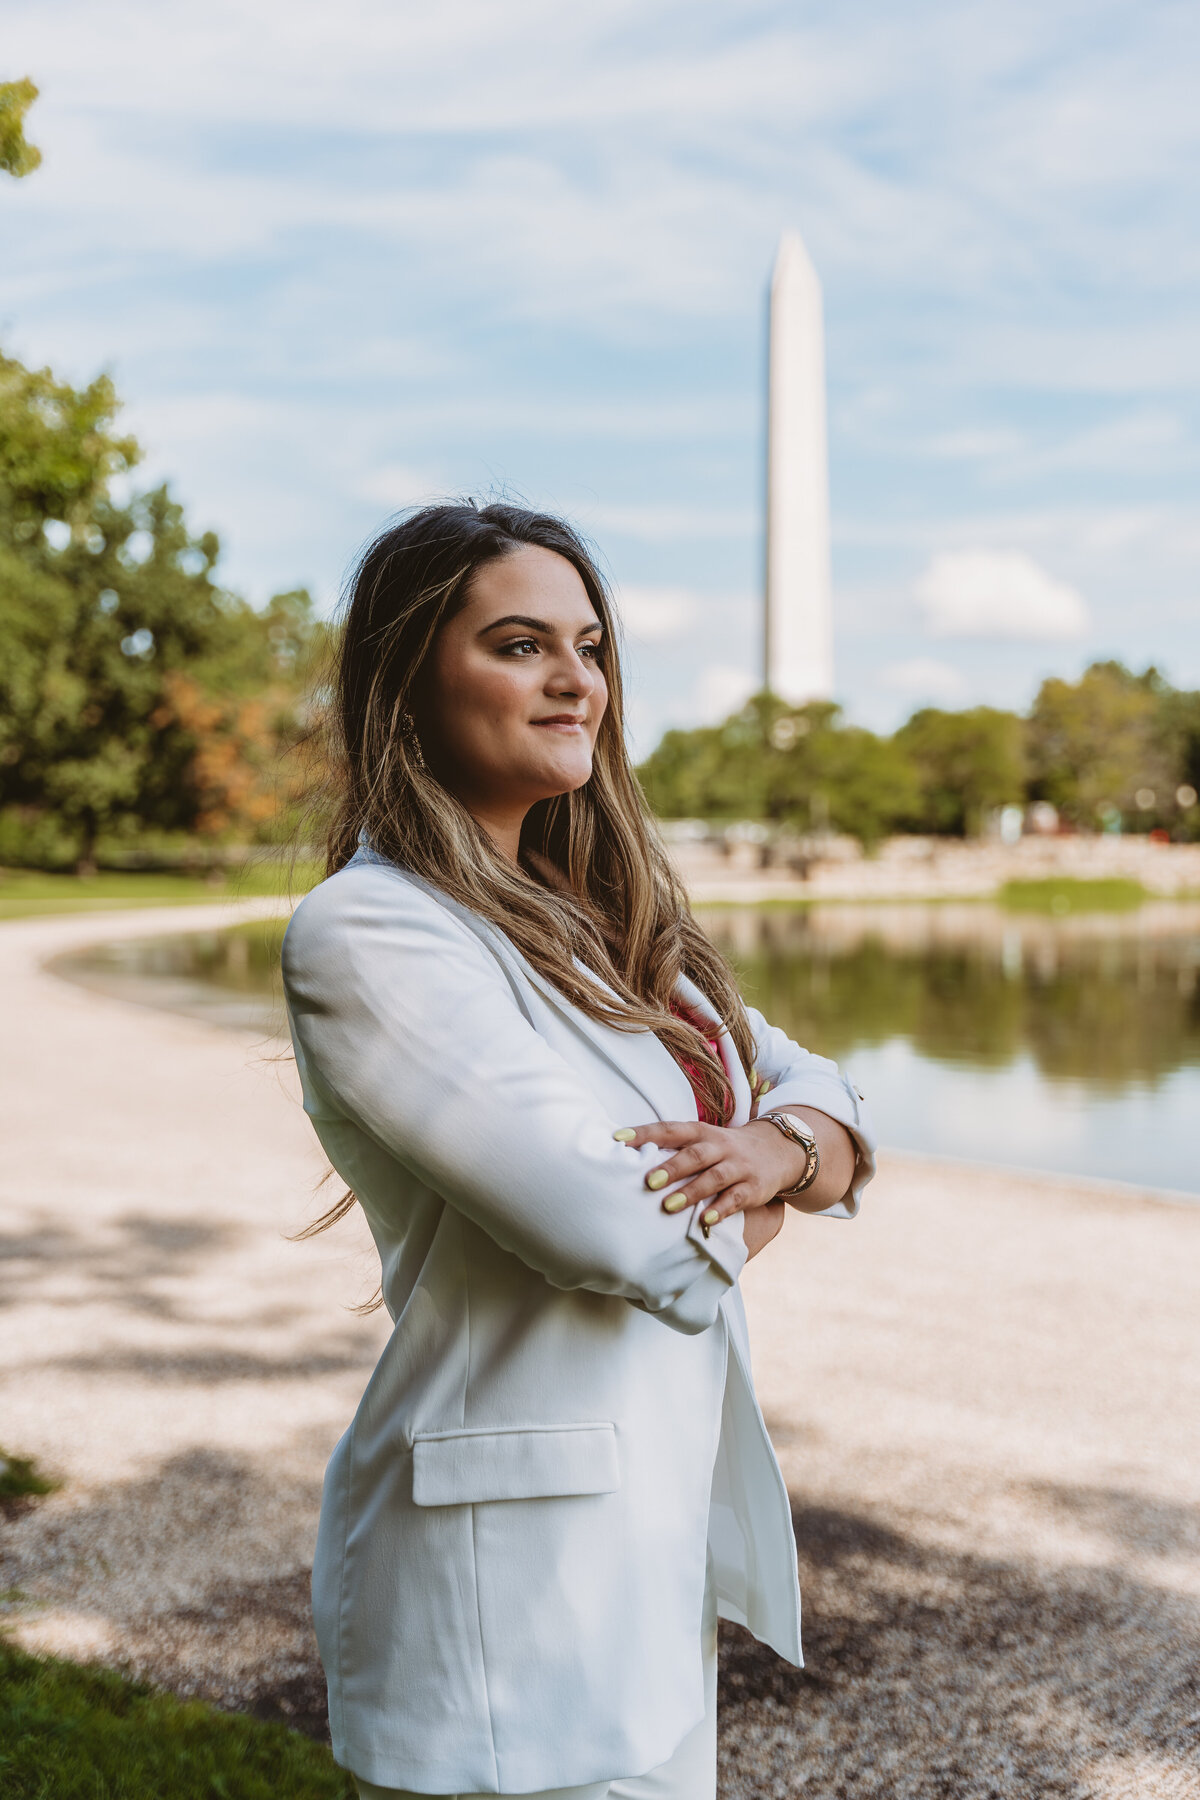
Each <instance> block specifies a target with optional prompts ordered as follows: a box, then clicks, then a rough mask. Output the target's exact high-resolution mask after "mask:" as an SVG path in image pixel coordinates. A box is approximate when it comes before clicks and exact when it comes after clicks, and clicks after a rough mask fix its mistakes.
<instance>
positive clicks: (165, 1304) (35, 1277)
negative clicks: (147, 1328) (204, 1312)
mask: <svg viewBox="0 0 1200 1800" xmlns="http://www.w3.org/2000/svg"><path fill="white" fill-rule="evenodd" d="M239 1235H240V1232H239V1230H238V1228H237V1227H235V1226H232V1225H229V1224H222V1223H216V1224H209V1223H204V1222H200V1221H195V1220H187V1219H178V1220H176V1219H158V1218H150V1217H146V1216H144V1215H142V1214H140V1213H126V1214H124V1215H123V1216H122V1217H120V1218H117V1219H114V1220H112V1221H111V1223H110V1224H109V1225H107V1226H106V1227H105V1228H104V1229H103V1230H101V1231H99V1232H97V1231H96V1230H86V1231H78V1232H73V1231H68V1230H67V1229H65V1228H64V1227H63V1226H62V1224H61V1223H59V1222H58V1221H56V1220H55V1221H46V1220H43V1221H38V1220H37V1219H36V1218H31V1219H30V1221H29V1223H28V1224H27V1225H26V1227H25V1229H24V1230H22V1231H20V1232H3V1233H0V1306H13V1305H28V1304H29V1303H30V1302H31V1301H42V1302H43V1303H47V1304H50V1305H54V1304H58V1305H61V1306H69V1307H72V1308H74V1307H77V1306H79V1305H81V1304H83V1305H86V1304H87V1303H88V1301H89V1300H91V1299H94V1298H95V1299H102V1300H104V1301H107V1302H114V1303H115V1304H117V1305H118V1306H121V1307H123V1308H124V1310H125V1311H126V1312H130V1313H138V1314H142V1315H144V1316H146V1317H150V1318H158V1319H165V1320H169V1321H174V1322H177V1323H179V1322H182V1323H189V1322H190V1314H189V1313H188V1311H187V1309H186V1307H183V1306H181V1305H180V1304H179V1301H178V1299H177V1297H176V1296H175V1295H173V1294H172V1293H170V1292H164V1291H163V1290H162V1288H161V1287H160V1286H159V1285H158V1284H160V1283H161V1282H163V1281H170V1282H176V1283H177V1282H178V1281H179V1280H180V1279H181V1278H183V1277H186V1276H188V1275H190V1274H192V1273H193V1272H194V1270H195V1269H196V1268H197V1267H198V1266H199V1265H200V1264H201V1263H203V1262H204V1261H206V1260H207V1259H209V1258H212V1257H215V1256H217V1255H219V1254H220V1253H222V1252H223V1251H225V1250H227V1249H228V1248H229V1246H230V1245H231V1244H233V1243H235V1242H236V1241H237V1238H238V1237H239Z"/></svg>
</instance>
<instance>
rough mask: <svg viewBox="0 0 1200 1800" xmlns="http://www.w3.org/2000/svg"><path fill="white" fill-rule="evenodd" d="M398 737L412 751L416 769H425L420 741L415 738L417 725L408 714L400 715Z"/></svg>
mask: <svg viewBox="0 0 1200 1800" xmlns="http://www.w3.org/2000/svg"><path fill="white" fill-rule="evenodd" d="M400 735H401V736H402V737H403V738H404V740H405V742H406V743H407V744H408V745H409V746H410V747H411V749H412V756H413V761H414V762H415V763H416V765H417V767H418V769H421V770H422V771H423V770H424V768H425V757H424V755H423V753H422V750H421V740H420V738H419V737H418V736H417V724H416V720H415V719H414V718H413V716H412V714H411V713H410V712H402V713H401V714H400Z"/></svg>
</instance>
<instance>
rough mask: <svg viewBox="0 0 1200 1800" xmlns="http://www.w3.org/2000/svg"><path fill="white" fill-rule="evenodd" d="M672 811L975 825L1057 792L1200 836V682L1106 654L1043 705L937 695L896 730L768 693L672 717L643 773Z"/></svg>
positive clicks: (651, 794)
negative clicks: (881, 730) (952, 706)
mask: <svg viewBox="0 0 1200 1800" xmlns="http://www.w3.org/2000/svg"><path fill="white" fill-rule="evenodd" d="M638 773H639V775H640V777H641V780H642V784H643V787H644V789H645V792H646V796H647V799H648V800H649V802H650V805H651V806H652V807H653V808H654V810H655V811H656V812H657V813H659V815H660V816H661V817H664V818H700V819H708V820H711V821H713V822H714V823H721V822H729V821H732V820H734V819H762V820H764V821H768V822H770V823H772V824H775V825H778V826H780V827H783V828H786V829H791V830H795V831H797V832H801V833H806V832H819V831H823V830H826V829H833V830H835V831H840V832H845V833H848V834H849V835H851V836H853V837H857V838H859V839H860V840H861V841H862V842H863V843H864V844H867V845H870V844H873V843H875V842H876V841H877V840H878V839H879V838H881V837H883V836H885V835H886V834H887V833H888V832H891V831H918V832H927V833H931V834H936V835H952V836H959V837H962V836H973V835H976V834H978V833H979V832H981V831H982V830H984V829H985V828H986V826H987V823H988V820H989V819H990V818H991V817H993V816H994V815H995V813H996V811H997V809H998V808H1000V807H1003V806H1006V805H1010V804H1014V805H1024V804H1026V803H1028V802H1030V801H1037V800H1047V801H1049V802H1051V803H1052V804H1053V806H1054V807H1055V808H1056V809H1057V811H1058V812H1059V814H1060V816H1061V818H1062V820H1063V821H1064V823H1065V824H1066V825H1068V826H1070V827H1074V828H1076V829H1082V830H1088V831H1094V830H1097V829H1100V828H1101V827H1102V826H1104V825H1105V824H1107V825H1109V826H1110V827H1111V825H1112V824H1114V823H1118V824H1121V825H1123V827H1124V828H1126V829H1130V828H1132V829H1134V830H1139V829H1140V830H1149V829H1151V828H1152V827H1154V826H1159V827H1163V828H1166V829H1168V830H1169V831H1170V832H1171V834H1172V836H1174V837H1179V838H1188V837H1196V836H1200V806H1197V805H1196V804H1194V803H1188V804H1184V803H1182V802H1181V801H1180V799H1179V795H1180V793H1182V794H1183V795H1184V796H1185V797H1186V796H1187V794H1188V793H1189V791H1191V790H1196V789H1200V693H1181V692H1178V691H1177V690H1175V689H1173V688H1171V687H1170V686H1169V685H1168V684H1167V683H1166V682H1165V681H1164V680H1163V678H1162V677H1161V676H1160V675H1159V674H1158V672H1157V671H1156V670H1154V669H1147V670H1145V671H1144V673H1142V674H1141V675H1135V674H1133V673H1131V671H1130V670H1128V669H1126V668H1125V667H1124V666H1123V665H1122V664H1120V663H1114V662H1105V663H1095V664H1093V665H1092V667H1091V668H1090V669H1088V670H1086V671H1085V673H1084V674H1083V675H1082V676H1081V677H1080V679H1079V680H1078V681H1076V682H1069V681H1063V680H1059V679H1057V678H1055V679H1052V680H1049V681H1046V682H1043V684H1042V687H1041V689H1040V691H1039V693H1038V696H1037V699H1036V701H1035V702H1034V705H1033V708H1032V711H1031V713H1030V715H1029V717H1028V718H1021V717H1019V716H1018V715H1017V714H1016V713H1010V712H1004V711H1001V710H1000V709H998V708H996V707H990V706H976V707H971V708H969V709H967V710H964V711H962V712H943V711H941V710H939V709H938V708H936V707H925V708H923V709H922V710H921V711H920V712H917V713H914V714H913V716H912V718H911V719H909V720H908V722H907V724H905V725H902V726H901V727H900V729H899V731H897V732H896V733H895V734H894V735H893V736H892V737H890V738H885V737H878V736H876V735H875V734H874V733H873V732H870V731H865V730H863V729H862V728H861V727H860V726H854V725H847V724H846V723H845V722H844V720H843V718H842V714H841V712H840V709H839V708H838V707H836V706H832V705H829V704H826V703H820V702H812V703H810V704H809V705H808V706H802V707H788V706H785V705H784V704H783V703H782V702H781V701H779V700H778V699H776V698H774V697H773V696H771V695H770V694H766V693H762V694H757V695H755V697H754V698H753V699H752V700H750V701H749V702H748V703H747V704H746V705H745V706H744V707H743V708H741V710H740V711H739V712H737V713H735V714H733V716H732V717H731V718H729V719H727V720H725V722H724V723H723V724H721V725H714V726H708V727H705V728H704V729H702V730H699V731H669V732H667V733H666V735H665V736H664V737H663V739H662V741H661V743H660V744H659V745H658V748H657V749H656V750H655V751H654V752H653V754H652V755H651V756H649V757H648V758H647V759H646V761H645V762H644V763H643V764H642V766H641V768H640V769H639V771H638Z"/></svg>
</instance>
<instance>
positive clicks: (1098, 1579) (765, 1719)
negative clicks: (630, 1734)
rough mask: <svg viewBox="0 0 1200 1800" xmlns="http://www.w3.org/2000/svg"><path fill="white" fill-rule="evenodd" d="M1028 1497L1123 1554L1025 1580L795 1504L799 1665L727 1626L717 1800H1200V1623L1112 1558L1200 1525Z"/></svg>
mask: <svg viewBox="0 0 1200 1800" xmlns="http://www.w3.org/2000/svg"><path fill="white" fill-rule="evenodd" d="M1030 1497H1031V1498H1033V1499H1035V1503H1036V1504H1037V1505H1038V1506H1039V1507H1046V1506H1053V1507H1057V1508H1059V1509H1061V1510H1064V1511H1067V1512H1069V1513H1072V1514H1074V1515H1077V1516H1080V1517H1081V1518H1084V1519H1086V1520H1087V1521H1089V1522H1101V1521H1104V1522H1106V1523H1107V1527H1108V1528H1109V1532H1110V1537H1111V1542H1112V1547H1113V1548H1114V1550H1115V1551H1116V1552H1117V1554H1116V1556H1115V1557H1114V1558H1113V1559H1112V1560H1110V1561H1107V1562H1105V1563H1103V1564H1101V1565H1099V1566H1097V1565H1094V1564H1087V1565H1083V1564H1078V1565H1070V1566H1050V1567H1035V1566H1032V1565H1019V1564H1015V1563H1012V1562H1002V1561H993V1560H988V1559H986V1558H981V1557H977V1556H973V1555H970V1554H967V1553H962V1552H954V1551H949V1550H942V1549H938V1548H935V1547H931V1546H928V1545H925V1544H922V1543H919V1542H917V1541H915V1540H913V1539H911V1538H908V1537H905V1536H904V1535H902V1534H901V1533H900V1532H898V1531H896V1530H894V1529H893V1528H892V1527H890V1526H889V1525H887V1524H885V1523H882V1522H880V1521H879V1520H878V1519H873V1518H869V1517H865V1516H857V1515H855V1514H852V1513H843V1512H834V1511H829V1510H826V1509H823V1508H820V1507H804V1506H800V1507H797V1508H796V1510H795V1513H794V1515H793V1517H794V1523H795V1528H796V1539H797V1543H798V1544H799V1546H800V1579H801V1588H802V1590H803V1593H804V1602H805V1620H804V1643H805V1655H806V1658H807V1666H806V1667H805V1668H804V1669H803V1670H797V1669H793V1668H792V1667H791V1666H790V1665H789V1664H787V1663H785V1662H783V1661H782V1660H781V1659H780V1658H779V1657H777V1656H775V1655H774V1653H773V1652H771V1651H769V1650H766V1649H764V1648H763V1647H762V1646H761V1645H758V1644H756V1643H755V1642H754V1640H753V1639H752V1638H751V1637H750V1636H749V1634H748V1633H747V1632H745V1631H742V1630H741V1629H740V1628H739V1627H737V1626H731V1625H723V1626H722V1628H721V1636H722V1645H721V1692H722V1713H721V1786H720V1793H721V1797H722V1800H751V1797H753V1800H767V1797H770V1800H792V1797H793V1796H795V1797H796V1800H800V1797H801V1796H803V1800H817V1797H818V1796H819V1797H820V1800H868V1797H869V1800H884V1797H885V1796H886V1800H1034V1797H1036V1800H1044V1797H1048V1796H1061V1797H1062V1800H1094V1796H1096V1795H1097V1794H1100V1793H1103V1794H1106V1795H1108V1794H1112V1795H1117V1794H1121V1795H1129V1796H1133V1795H1139V1796H1147V1797H1149V1796H1151V1795H1160V1794H1161V1795H1163V1796H1167V1795H1170V1796H1172V1797H1174V1796H1177V1795H1178V1796H1183V1795H1188V1794H1200V1775H1198V1774H1197V1756H1198V1754H1200V1686H1198V1676H1197V1671H1198V1669H1200V1609H1198V1608H1197V1607H1196V1606H1195V1604H1194V1603H1191V1602H1189V1601H1187V1600H1186V1599H1185V1598H1183V1597H1182V1596H1179V1595H1175V1594H1172V1593H1171V1592H1170V1591H1169V1590H1168V1589H1166V1588H1164V1587H1159V1586H1153V1585H1151V1584H1150V1583H1149V1582H1147V1581H1146V1580H1144V1579H1140V1578H1138V1577H1135V1576H1134V1575H1133V1574H1132V1573H1130V1572H1128V1571H1127V1570H1126V1569H1124V1568H1122V1566H1121V1563H1120V1560H1119V1559H1120V1555H1121V1552H1122V1549H1124V1550H1125V1551H1126V1552H1128V1551H1129V1550H1132V1549H1137V1550H1138V1551H1139V1552H1141V1553H1142V1554H1145V1553H1146V1552H1147V1551H1149V1552H1150V1553H1153V1547H1154V1545H1155V1544H1157V1542H1160V1541H1162V1540H1161V1538H1160V1536H1159V1531H1158V1527H1159V1526H1161V1524H1162V1523H1163V1522H1164V1521H1163V1517H1162V1515H1163V1513H1164V1510H1165V1511H1166V1512H1169V1513H1171V1514H1172V1515H1174V1516H1173V1526H1174V1531H1175V1537H1174V1539H1173V1541H1174V1542H1175V1543H1178V1542H1180V1541H1182V1539H1183V1538H1188V1539H1192V1538H1194V1537H1195V1534H1196V1530H1197V1525H1198V1524H1200V1509H1197V1511H1196V1512H1195V1513H1194V1514H1192V1515H1191V1516H1190V1517H1188V1516H1181V1515H1186V1509H1181V1508H1167V1509H1162V1508H1159V1507H1158V1506H1156V1505H1155V1504H1154V1503H1153V1502H1150V1501H1146V1500H1144V1499H1143V1498H1141V1497H1139V1496H1136V1495H1130V1494H1113V1493H1107V1494H1102V1495H1101V1494H1097V1493H1093V1492H1091V1491H1090V1490H1072V1489H1062V1490H1057V1489H1054V1488H1052V1487H1050V1486H1048V1485H1045V1484H1043V1485H1041V1486H1040V1487H1039V1488H1038V1489H1037V1491H1036V1495H1034V1494H1032V1493H1031V1494H1030ZM1147 1525H1153V1526H1154V1527H1155V1530H1154V1531H1153V1533H1152V1534H1151V1543H1146V1542H1144V1541H1142V1538H1141V1535H1140V1532H1139V1531H1138V1530H1136V1529H1135V1530H1131V1526H1134V1527H1145V1526H1147Z"/></svg>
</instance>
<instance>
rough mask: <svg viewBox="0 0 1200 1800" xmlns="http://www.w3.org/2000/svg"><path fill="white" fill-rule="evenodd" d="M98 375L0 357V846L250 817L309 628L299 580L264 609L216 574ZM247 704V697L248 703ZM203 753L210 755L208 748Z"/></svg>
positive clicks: (52, 846) (39, 846)
mask: <svg viewBox="0 0 1200 1800" xmlns="http://www.w3.org/2000/svg"><path fill="white" fill-rule="evenodd" d="M117 409H118V403H117V398H116V395H115V393H114V391H113V388H112V384H111V383H110V382H109V381H108V379H107V378H106V377H100V378H99V379H98V380H96V381H94V382H92V383H91V384H90V385H89V386H87V387H84V388H73V387H71V386H70V385H69V384H68V383H66V382H62V381H58V380H56V379H55V377H54V376H53V375H52V374H51V373H50V372H49V371H48V370H45V369H41V370H31V369H27V368H25V367H24V366H23V365H22V364H21V363H19V362H17V361H15V360H13V359H11V358H7V357H4V356H0V855H3V856H4V857H7V858H9V859H18V858H19V859H21V860H27V859H28V860H46V859H47V858H54V859H57V858H61V856H62V855H63V854H64V851H65V850H66V849H67V847H68V846H70V847H71V850H72V851H73V855H74V858H75V860H76V861H77V862H78V864H79V865H80V866H81V867H83V868H88V867H91V866H93V865H94V863H95V859H96V853H97V846H98V843H99V840H100V839H101V837H102V836H104V837H105V838H106V839H108V840H110V841H111V840H115V841H117V842H125V843H131V842H133V841H135V840H137V838H138V837H139V836H140V835H142V834H144V833H146V832H148V831H152V832H159V833H173V832H192V831H196V830H198V829H199V830H201V831H205V830H207V831H209V832H210V833H212V834H213V835H219V834H220V833H222V832H225V831H228V830H229V829H231V828H233V827H234V826H237V827H240V828H241V829H243V830H248V831H251V832H258V831H261V830H262V829H264V828H265V826H266V823H267V820H268V818H269V817H270V814H271V812H272V811H273V803H271V804H268V802H267V800H266V798H265V797H264V793H263V790H264V788H270V787H271V785H272V782H273V768H274V765H275V763H276V762H277V752H278V749H279V748H280V746H281V744H284V743H286V742H287V741H288V740H289V736H290V738H292V739H294V738H295V737H296V736H298V735H299V733H300V722H299V720H298V716H297V712H296V707H297V702H298V699H299V697H300V693H301V689H302V685H303V678H304V676H305V674H306V669H305V667H304V661H305V657H306V656H307V655H308V653H309V650H310V647H311V645H312V642H313V640H314V638H315V635H316V634H315V628H314V626H313V622H312V617H311V605H310V604H309V603H308V601H307V596H299V595H288V596H280V597H279V598H278V599H277V600H276V601H275V602H273V603H272V607H271V608H269V609H268V610H267V612H266V613H265V614H259V613H256V612H254V610H253V609H252V608H251V607H249V606H247V605H246V604H245V602H244V601H242V600H239V599H238V598H237V597H236V596H234V595H232V594H230V593H228V592H227V591H225V590H224V589H223V588H222V587H221V586H220V585H219V584H218V582H217V580H216V576H215V566H216V562H217V556H218V551H219V544H218V541H217V538H216V536H215V535H214V534H213V533H211V532H205V533H202V534H200V535H199V536H195V535H193V534H192V533H191V532H190V531H189V529H188V527H187V524H186V521H185V519H184V515H183V511H182V508H181V507H180V506H179V504H178V503H177V502H176V501H175V500H174V499H172V497H171V495H170V493H169V491H168V490H167V488H165V487H159V488H156V489H153V490H152V491H150V492H146V493H134V494H133V495H132V496H131V497H125V496H123V495H121V494H120V493H119V492H118V491H117V489H116V488H115V486H114V483H115V482H116V481H117V478H118V477H119V478H121V480H122V483H124V482H125V480H126V478H127V477H128V473H129V471H130V470H131V469H132V468H133V467H134V465H135V464H136V462H137V460H138V457H139V451H138V447H137V445H136V443H135V442H134V441H133V439H132V438H130V437H128V436H124V435H121V434H120V433H119V432H118V431H117V429H116V426H115V418H116V413H117ZM248 708H249V709H251V710H249V711H248V710H247V709H248ZM218 751H220V754H217V752H218Z"/></svg>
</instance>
